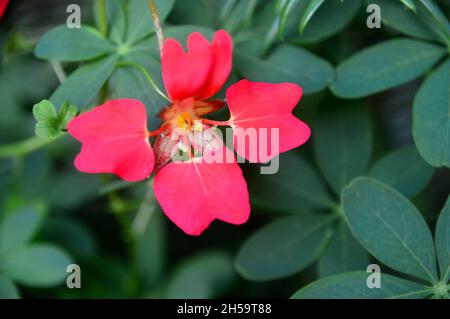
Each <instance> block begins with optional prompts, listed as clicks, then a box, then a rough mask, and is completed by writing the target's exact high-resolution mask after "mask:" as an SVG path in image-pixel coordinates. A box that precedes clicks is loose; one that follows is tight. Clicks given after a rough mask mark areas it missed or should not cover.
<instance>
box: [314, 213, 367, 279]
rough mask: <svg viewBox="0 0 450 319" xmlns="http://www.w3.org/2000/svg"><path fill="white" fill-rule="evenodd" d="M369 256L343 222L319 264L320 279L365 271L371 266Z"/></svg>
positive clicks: (335, 231)
mask: <svg viewBox="0 0 450 319" xmlns="http://www.w3.org/2000/svg"><path fill="white" fill-rule="evenodd" d="M369 261H370V258H369V254H368V253H367V252H366V250H365V249H364V248H363V247H362V246H361V245H360V244H359V242H358V241H357V240H356V239H355V238H354V237H353V235H352V234H351V232H350V230H349V229H348V226H347V224H346V223H345V222H344V221H341V222H340V223H339V225H337V226H336V227H335V228H334V232H333V237H331V240H330V244H329V245H328V247H327V249H326V250H325V252H324V253H323V255H322V256H321V257H320V259H319V262H318V269H317V270H318V274H319V277H321V278H322V277H326V276H330V275H335V274H339V273H343V272H347V271H354V270H363V269H366V268H367V265H369V264H370V262H369Z"/></svg>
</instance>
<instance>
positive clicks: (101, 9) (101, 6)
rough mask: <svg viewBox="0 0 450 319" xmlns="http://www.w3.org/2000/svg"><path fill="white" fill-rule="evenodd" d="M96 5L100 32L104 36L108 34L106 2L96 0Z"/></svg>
mask: <svg viewBox="0 0 450 319" xmlns="http://www.w3.org/2000/svg"><path fill="white" fill-rule="evenodd" d="M97 7H98V24H99V26H98V27H99V29H100V33H101V34H103V35H104V36H105V37H106V36H107V35H108V18H107V17H106V4H105V0H97Z"/></svg>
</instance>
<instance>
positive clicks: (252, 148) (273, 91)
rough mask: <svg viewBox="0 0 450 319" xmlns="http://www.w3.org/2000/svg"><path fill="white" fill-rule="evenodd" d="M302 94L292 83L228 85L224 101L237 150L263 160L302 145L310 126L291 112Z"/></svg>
mask: <svg viewBox="0 0 450 319" xmlns="http://www.w3.org/2000/svg"><path fill="white" fill-rule="evenodd" d="M301 97H302V89H301V87H300V86H298V85H297V84H294V83H278V84H272V83H264V82H251V81H248V80H241V81H239V82H238V83H236V84H234V85H233V86H231V87H230V88H229V89H228V90H227V100H228V105H229V109H230V113H231V118H230V121H229V122H230V124H231V126H232V127H233V128H234V140H235V143H234V146H235V149H236V151H237V153H238V154H239V155H240V156H242V157H244V158H245V159H247V160H249V161H251V162H254V163H264V162H267V161H269V160H271V159H272V158H274V157H275V156H277V155H278V154H280V153H283V152H286V151H289V150H291V149H293V148H296V147H298V146H300V145H302V144H304V143H305V142H306V141H307V140H308V138H309V137H310V134H311V131H310V128H309V127H308V126H307V125H306V124H305V123H304V122H302V121H300V120H299V119H298V118H296V117H295V116H294V115H293V114H292V110H293V109H294V108H295V106H296V105H297V104H298V102H299V101H300V99H301ZM248 139H250V140H248Z"/></svg>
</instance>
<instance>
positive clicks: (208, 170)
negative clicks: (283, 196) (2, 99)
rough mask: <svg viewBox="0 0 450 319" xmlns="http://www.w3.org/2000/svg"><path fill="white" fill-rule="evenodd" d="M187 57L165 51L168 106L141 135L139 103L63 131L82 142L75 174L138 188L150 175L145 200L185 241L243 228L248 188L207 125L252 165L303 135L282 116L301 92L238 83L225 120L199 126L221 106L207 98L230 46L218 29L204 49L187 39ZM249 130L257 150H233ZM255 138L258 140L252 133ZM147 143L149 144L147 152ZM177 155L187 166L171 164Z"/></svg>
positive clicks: (225, 67) (121, 103)
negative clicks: (220, 226) (222, 129)
mask: <svg viewBox="0 0 450 319" xmlns="http://www.w3.org/2000/svg"><path fill="white" fill-rule="evenodd" d="M187 49H188V50H187V52H185V51H184V49H183V47H182V46H181V44H180V43H178V42H177V41H176V40H174V39H168V40H166V41H165V43H164V47H163V50H162V74H163V80H164V84H165V87H166V90H167V93H168V95H169V97H170V101H171V102H170V105H169V106H168V107H167V108H165V109H164V110H163V111H162V112H161V113H160V118H161V120H162V124H161V127H160V128H159V129H158V130H157V131H154V132H148V131H147V129H146V118H147V116H146V112H145V107H144V105H143V104H142V103H141V102H139V101H137V100H130V99H122V100H115V101H109V102H107V103H105V104H104V105H101V106H98V107H96V108H94V109H93V110H92V111H89V112H87V113H85V114H82V115H80V116H78V117H76V118H75V119H73V120H72V121H71V122H70V124H69V126H68V130H69V133H70V134H71V135H72V136H73V137H75V138H76V139H77V140H79V141H80V142H82V143H83V147H82V149H81V152H80V154H79V155H78V156H77V158H76V160H75V166H76V167H77V169H78V170H80V171H82V172H86V173H113V174H116V175H117V176H119V177H121V178H122V179H124V180H127V181H139V180H143V179H145V178H147V177H148V176H149V175H150V174H151V172H152V171H153V169H154V167H156V175H155V180H154V193H155V196H156V198H157V200H158V202H159V203H160V205H161V207H162V209H163V210H164V212H165V213H166V215H167V216H168V217H169V218H170V219H171V220H172V221H173V222H174V223H175V224H176V225H177V226H178V227H180V228H181V229H182V230H183V231H185V232H186V233H187V234H190V235H199V234H200V233H201V232H203V230H205V229H206V228H207V227H208V226H209V224H210V223H211V222H212V221H213V220H214V219H219V220H222V221H225V222H227V223H231V224H242V223H245V222H246V221H247V219H248V217H249V214H250V205H249V197H248V191H247V184H246V182H245V180H244V178H243V175H242V172H241V169H240V167H239V165H238V164H237V162H236V158H235V156H234V153H233V152H232V151H231V150H229V149H228V148H226V147H225V146H224V145H223V142H222V140H221V139H219V138H218V133H217V132H216V130H215V127H214V126H215V125H229V126H231V127H232V128H233V130H234V139H235V143H234V144H235V148H236V150H237V152H238V154H240V155H241V156H242V157H245V158H247V159H249V160H250V161H252V162H266V161H268V160H270V159H271V158H273V157H274V156H277V155H278V154H279V153H281V152H285V151H288V150H290V149H293V148H295V147H298V146H300V145H301V144H303V143H305V142H306V141H307V140H308V138H309V136H310V130H309V127H308V126H307V125H306V124H305V123H303V122H302V121H300V120H299V119H297V118H296V117H294V116H293V115H292V114H291V112H292V109H293V108H294V107H295V106H296V105H297V103H298V102H299V100H300V98H301V95H302V90H301V88H300V87H299V86H298V85H295V84H291V83H281V84H269V83H255V82H250V81H247V80H242V81H239V82H238V83H236V84H234V85H232V86H231V87H230V88H228V90H227V92H226V95H227V102H228V106H229V108H230V113H231V118H230V119H229V120H228V121H226V122H215V121H211V120H208V119H205V118H203V117H204V116H205V115H206V114H209V113H211V112H214V111H216V110H218V109H219V108H221V107H223V106H224V104H225V102H224V101H220V100H209V98H211V97H212V96H213V95H214V94H216V93H217V92H218V91H219V90H220V89H221V87H222V86H223V85H224V83H225V81H226V79H227V78H228V76H229V74H230V71H231V65H232V40H231V37H230V36H229V35H228V33H226V32H225V31H218V32H216V33H215V35H214V39H213V41H212V43H210V42H208V40H206V39H205V38H204V37H203V36H202V35H201V34H199V33H192V34H191V35H190V36H189V38H188V41H187ZM271 129H276V130H271ZM199 130H200V131H201V132H202V133H203V134H200V137H199V136H198V135H197V134H196V133H197V132H198V131H199ZM252 130H253V133H254V132H256V133H257V134H256V135H255V137H256V139H257V140H256V145H257V146H252V145H249V146H245V147H244V148H241V147H240V146H239V143H238V142H237V140H239V139H245V138H246V137H248V136H249V135H250V134H251V133H252V132H251V131H252ZM263 131H266V134H259V133H260V132H263ZM180 132H181V133H180ZM150 137H155V139H154V142H153V149H154V150H155V154H154V153H153V150H152V148H151V146H150V144H149V138H150ZM274 145H275V146H277V147H275V148H274V147H273V146H274ZM180 149H181V150H182V152H181V153H182V155H183V156H185V157H186V158H187V160H186V161H184V162H180V161H173V160H172V159H173V156H174V154H175V153H179V152H180ZM261 149H265V150H270V151H269V152H261ZM260 153H261V154H260ZM267 154H268V155H267Z"/></svg>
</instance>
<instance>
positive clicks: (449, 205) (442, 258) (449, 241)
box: [435, 196, 450, 282]
mask: <svg viewBox="0 0 450 319" xmlns="http://www.w3.org/2000/svg"><path fill="white" fill-rule="evenodd" d="M435 240H436V251H437V255H438V259H439V266H440V270H441V280H442V281H444V282H448V281H449V280H450V196H449V197H448V198H447V202H446V203H445V206H444V208H442V211H441V214H440V215H439V219H438V222H437V224H436V239H435Z"/></svg>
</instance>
